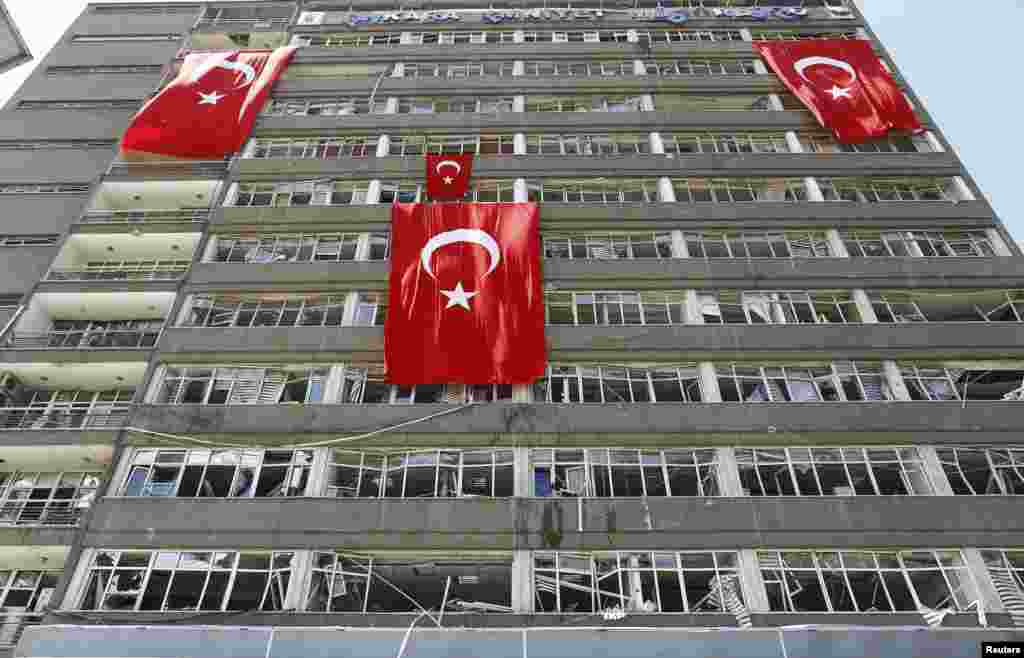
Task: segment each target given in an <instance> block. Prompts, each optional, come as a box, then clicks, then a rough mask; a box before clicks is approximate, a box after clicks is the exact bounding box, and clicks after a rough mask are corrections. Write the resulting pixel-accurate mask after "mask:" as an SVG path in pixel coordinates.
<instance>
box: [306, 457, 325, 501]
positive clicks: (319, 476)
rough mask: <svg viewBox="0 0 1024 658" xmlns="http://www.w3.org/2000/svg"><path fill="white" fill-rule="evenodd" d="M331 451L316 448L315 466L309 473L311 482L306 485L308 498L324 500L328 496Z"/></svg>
mask: <svg viewBox="0 0 1024 658" xmlns="http://www.w3.org/2000/svg"><path fill="white" fill-rule="evenodd" d="M330 463H331V449H330V448H314V449H313V466H312V468H311V469H310V471H309V482H308V483H307V484H306V493H305V495H306V496H312V497H315V498H324V497H326V496H327V485H328V484H329V482H330V479H331V474H330V472H329V471H330V466H329V464H330Z"/></svg>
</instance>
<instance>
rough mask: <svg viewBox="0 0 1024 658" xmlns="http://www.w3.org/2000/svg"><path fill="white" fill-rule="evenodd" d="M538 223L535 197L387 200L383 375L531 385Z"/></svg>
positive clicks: (540, 298) (537, 334) (536, 343)
mask: <svg viewBox="0 0 1024 658" xmlns="http://www.w3.org/2000/svg"><path fill="white" fill-rule="evenodd" d="M538 223H539V213H538V210H537V206H536V204H532V203H449V204H423V203H405V204H395V205H393V206H392V210H391V276H390V279H389V283H388V285H389V286H390V288H389V294H388V300H389V301H388V314H387V321H386V322H385V326H384V354H385V362H386V366H387V376H388V380H389V381H391V382H393V383H396V384H403V385H411V384H528V383H530V382H532V381H534V380H535V379H537V378H538V377H541V376H542V375H543V374H544V369H545V366H546V363H547V361H546V353H545V352H546V350H545V346H544V293H543V287H542V285H541V273H540V235H539V231H538Z"/></svg>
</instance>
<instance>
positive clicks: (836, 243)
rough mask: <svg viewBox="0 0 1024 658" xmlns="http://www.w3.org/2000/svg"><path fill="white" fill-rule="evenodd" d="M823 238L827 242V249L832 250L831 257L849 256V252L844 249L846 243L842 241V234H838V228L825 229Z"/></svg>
mask: <svg viewBox="0 0 1024 658" xmlns="http://www.w3.org/2000/svg"><path fill="white" fill-rule="evenodd" d="M825 240H826V241H827V242H828V249H829V251H831V252H832V257H833V258H849V257H850V252H848V251H847V250H846V243H844V242H843V236H842V235H840V234H839V229H834V228H827V229H825Z"/></svg>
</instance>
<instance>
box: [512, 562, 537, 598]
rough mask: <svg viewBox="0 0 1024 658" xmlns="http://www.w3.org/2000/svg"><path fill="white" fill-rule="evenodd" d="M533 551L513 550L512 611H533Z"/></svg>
mask: <svg viewBox="0 0 1024 658" xmlns="http://www.w3.org/2000/svg"><path fill="white" fill-rule="evenodd" d="M533 604H534V596H533V553H531V552H530V551H524V550H515V551H512V612H518V613H529V612H533Z"/></svg>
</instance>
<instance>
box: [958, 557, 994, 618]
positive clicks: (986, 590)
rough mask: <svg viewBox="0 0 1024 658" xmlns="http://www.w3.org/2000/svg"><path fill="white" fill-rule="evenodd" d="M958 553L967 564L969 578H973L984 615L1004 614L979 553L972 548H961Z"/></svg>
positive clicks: (983, 560)
mask: <svg viewBox="0 0 1024 658" xmlns="http://www.w3.org/2000/svg"><path fill="white" fill-rule="evenodd" d="M960 551H961V552H962V553H963V556H964V562H966V563H967V569H968V571H970V572H971V577H972V578H974V584H975V585H977V587H978V596H979V598H980V599H981V604H982V606H983V607H984V609H985V613H986V614H988V613H990V612H1004V611H1005V608H1003V602H1002V600H1001V599H1000V598H999V591H998V590H997V589H996V586H995V583H993V582H992V577H991V576H990V575H989V573H988V567H987V566H986V565H985V559H984V558H983V557H981V551H980V550H978V549H977V548H973V547H965V548H961V549H960Z"/></svg>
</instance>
